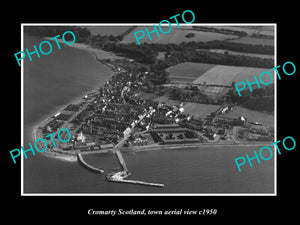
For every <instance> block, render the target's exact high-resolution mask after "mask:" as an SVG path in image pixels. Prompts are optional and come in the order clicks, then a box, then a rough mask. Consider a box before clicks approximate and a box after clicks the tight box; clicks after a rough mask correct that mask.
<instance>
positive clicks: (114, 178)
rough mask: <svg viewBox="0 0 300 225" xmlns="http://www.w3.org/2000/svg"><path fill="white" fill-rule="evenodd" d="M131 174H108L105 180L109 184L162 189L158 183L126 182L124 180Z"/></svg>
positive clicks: (161, 185)
mask: <svg viewBox="0 0 300 225" xmlns="http://www.w3.org/2000/svg"><path fill="white" fill-rule="evenodd" d="M130 175H131V174H130V173H129V172H128V171H124V170H123V171H119V172H116V173H110V174H108V175H107V176H106V179H107V180H108V181H111V182H119V183H128V184H140V185H146V186H155V187H164V186H165V185H164V184H158V183H150V182H144V181H139V180H127V179H126V178H127V177H129V176H130Z"/></svg>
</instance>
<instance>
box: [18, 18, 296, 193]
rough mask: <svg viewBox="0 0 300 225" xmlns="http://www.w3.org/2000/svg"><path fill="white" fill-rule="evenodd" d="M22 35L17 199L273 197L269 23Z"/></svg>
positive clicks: (31, 29) (70, 28)
mask: <svg viewBox="0 0 300 225" xmlns="http://www.w3.org/2000/svg"><path fill="white" fill-rule="evenodd" d="M186 15H188V13H186ZM186 20H187V19H186ZM22 32H23V33H22V34H23V39H24V46H23V48H24V49H25V53H23V52H21V53H20V54H18V55H17V56H18V60H19V61H20V62H21V63H22V66H23V85H24V86H23V88H24V89H23V94H24V103H23V104H24V130H23V134H24V143H23V145H22V146H24V149H25V150H26V149H29V145H28V144H27V143H31V144H32V146H35V148H34V150H35V152H37V153H36V155H35V156H33V155H32V151H28V152H26V155H28V156H27V159H26V158H23V160H22V163H23V174H22V175H23V187H22V191H23V194H24V195H27V194H104V195H107V194H111V195H113V194H134V195H135V194H137V195H140V194H152V195H153V194H158V195H169V194H171V195H176V194H182V195H206V194H212V195H213V194H218V195H221V194H224V195H234V194H238V195H242V194H245V195H262V194H265V195H272V194H273V195H274V194H275V193H276V190H275V182H276V177H275V175H276V169H275V165H276V163H275V160H274V159H275V157H276V156H275V157H272V156H273V154H274V151H273V150H274V146H272V147H271V146H270V143H273V142H275V126H274V125H275V112H276V110H275V101H276V98H275V97H274V96H275V88H274V87H275V86H274V84H275V81H276V77H274V75H275V71H274V70H270V69H271V68H274V67H275V59H276V52H275V48H276V24H213V25H211V24H207V25H203V24H185V23H183V24H180V25H179V26H178V25H177V24H176V23H168V22H164V23H160V24H125V25H122V24H99V25H89V24H75V25H72V24H71V25H69V24H62V25H60V24H45V25H42V24H23V31H22ZM34 46H36V49H37V51H36V52H34V50H35V47H34ZM26 54H27V55H26ZM24 56H25V58H24V59H21V57H24ZM19 61H18V62H19ZM289 67H291V65H286V68H287V70H288V69H289V70H290V69H291V68H292V67H291V68H289ZM275 76H276V75H275ZM255 77H256V78H255ZM61 129H62V130H61ZM65 129H66V130H65ZM60 130H61V131H60ZM264 146H269V147H266V148H263V149H262V150H261V151H260V149H261V148H262V147H264ZM36 167H38V168H39V170H36V169H35V168H36ZM41 181H42V182H41Z"/></svg>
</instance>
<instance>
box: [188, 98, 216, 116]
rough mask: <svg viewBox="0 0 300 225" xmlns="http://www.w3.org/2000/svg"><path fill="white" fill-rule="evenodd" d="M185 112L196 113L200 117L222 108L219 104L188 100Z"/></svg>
mask: <svg viewBox="0 0 300 225" xmlns="http://www.w3.org/2000/svg"><path fill="white" fill-rule="evenodd" d="M183 107H184V113H187V114H190V115H195V116H198V117H200V118H204V117H206V116H208V115H209V114H210V113H211V112H214V111H216V110H217V109H218V108H220V106H219V105H208V104H200V103H193V102H186V103H185V104H184V105H183Z"/></svg>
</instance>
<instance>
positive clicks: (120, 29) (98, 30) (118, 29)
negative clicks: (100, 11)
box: [83, 25, 131, 36]
mask: <svg viewBox="0 0 300 225" xmlns="http://www.w3.org/2000/svg"><path fill="white" fill-rule="evenodd" d="M83 27H86V28H87V29H89V30H90V31H91V33H92V34H93V35H98V34H100V35H113V36H117V35H120V34H123V33H124V32H125V31H127V30H128V29H129V28H130V27H131V26H111V25H110V26H103V25H101V26H83Z"/></svg>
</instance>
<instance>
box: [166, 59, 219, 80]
mask: <svg viewBox="0 0 300 225" xmlns="http://www.w3.org/2000/svg"><path fill="white" fill-rule="evenodd" d="M214 66H215V65H214V64H207V63H192V62H184V63H180V64H177V65H175V66H171V67H169V68H168V69H167V71H168V72H169V75H170V79H171V80H173V79H176V78H184V77H187V81H188V82H189V81H190V80H191V78H194V79H196V78H198V77H199V76H201V75H202V74H203V73H205V72H206V71H208V70H210V69H211V68H213V67H214Z"/></svg>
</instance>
